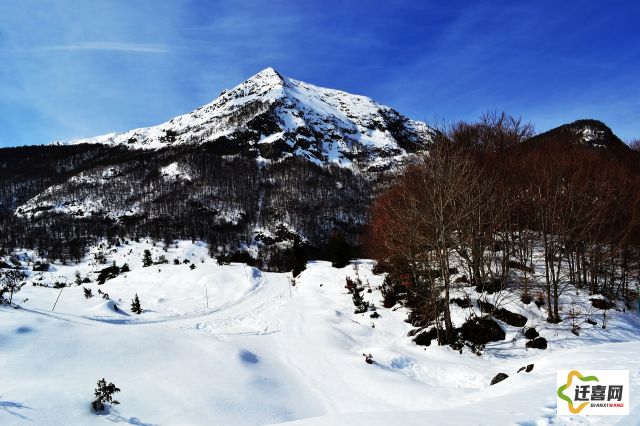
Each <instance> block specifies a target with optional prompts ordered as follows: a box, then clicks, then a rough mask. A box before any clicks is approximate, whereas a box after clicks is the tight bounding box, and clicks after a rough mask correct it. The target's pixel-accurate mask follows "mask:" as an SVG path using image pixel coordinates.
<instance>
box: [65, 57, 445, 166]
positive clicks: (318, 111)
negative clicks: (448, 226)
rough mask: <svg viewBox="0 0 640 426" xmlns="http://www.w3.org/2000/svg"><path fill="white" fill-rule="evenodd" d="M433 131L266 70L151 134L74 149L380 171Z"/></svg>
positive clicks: (369, 103) (139, 132)
mask: <svg viewBox="0 0 640 426" xmlns="http://www.w3.org/2000/svg"><path fill="white" fill-rule="evenodd" d="M432 134H433V130H432V129H431V128H429V127H428V126H427V125H426V124H424V123H421V122H417V121H412V120H409V119H408V118H406V117H404V116H402V115H401V114H399V113H398V112H396V111H394V110H393V109H391V108H389V107H386V106H383V105H380V104H378V103H376V102H374V101H373V100H371V99H370V98H368V97H366V96H359V95H352V94H349V93H345V92H342V91H339V90H333V89H325V88H321V87H317V86H313V85H311V84H307V83H304V82H302V81H298V80H294V79H291V78H287V77H283V76H282V75H280V74H279V73H278V72H277V71H275V70H274V69H273V68H267V69H265V70H263V71H261V72H259V73H258V74H256V75H254V76H253V77H251V78H249V79H248V80H246V81H245V82H243V83H241V84H239V85H238V86H236V87H234V88H233V89H230V90H225V91H223V92H222V93H221V94H220V96H219V97H218V98H217V99H215V100H214V101H213V102H211V103H209V104H207V105H205V106H203V107H201V108H198V109H196V110H195V111H193V112H190V113H188V114H185V115H182V116H179V117H176V118H174V119H172V120H169V121H168V122H166V123H163V124H160V125H158V126H154V127H148V128H142V129H135V130H131V131H128V132H124V133H111V134H107V135H104V136H98V137H94V138H88V139H79V140H75V141H71V142H70V143H72V144H81V143H99V144H108V145H125V146H128V147H131V148H135V149H159V148H163V147H167V146H176V145H180V144H202V143H207V142H216V141H218V142H219V143H221V144H227V143H229V144H233V143H236V144H241V145H243V146H247V147H248V148H249V149H251V150H255V151H257V152H259V154H260V155H261V156H262V157H263V158H266V159H269V160H277V159H281V158H283V157H286V156H290V155H297V156H302V157H306V158H308V159H310V160H311V161H314V162H316V163H318V164H325V163H327V162H331V163H336V164H339V165H343V166H349V165H352V163H353V162H354V161H356V160H357V161H359V162H360V163H362V164H363V165H364V166H365V167H372V166H374V167H384V166H387V165H388V163H389V162H393V161H395V160H398V159H400V158H401V157H403V156H404V155H406V154H407V153H408V152H415V151H417V150H420V149H423V148H424V145H425V144H426V143H428V142H429V141H430V140H431V137H432Z"/></svg>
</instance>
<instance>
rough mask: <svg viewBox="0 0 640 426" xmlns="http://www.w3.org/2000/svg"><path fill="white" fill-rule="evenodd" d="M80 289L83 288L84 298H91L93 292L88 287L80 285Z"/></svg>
mask: <svg viewBox="0 0 640 426" xmlns="http://www.w3.org/2000/svg"><path fill="white" fill-rule="evenodd" d="M82 289H83V290H84V298H85V299H91V298H92V297H93V292H92V291H91V289H90V288H87V287H82Z"/></svg>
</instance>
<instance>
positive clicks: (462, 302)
mask: <svg viewBox="0 0 640 426" xmlns="http://www.w3.org/2000/svg"><path fill="white" fill-rule="evenodd" d="M451 303H455V304H456V305H458V306H460V307H461V308H470V307H471V299H469V298H468V297H467V298H465V299H460V298H456V297H454V298H453V299H451Z"/></svg>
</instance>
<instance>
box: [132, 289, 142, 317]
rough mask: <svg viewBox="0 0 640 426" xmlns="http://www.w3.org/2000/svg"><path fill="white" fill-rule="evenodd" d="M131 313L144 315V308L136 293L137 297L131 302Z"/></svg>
mask: <svg viewBox="0 0 640 426" xmlns="http://www.w3.org/2000/svg"><path fill="white" fill-rule="evenodd" d="M131 312H133V313H136V314H141V313H142V308H141V307H140V299H138V294H137V293H136V297H134V298H133V300H132V301H131Z"/></svg>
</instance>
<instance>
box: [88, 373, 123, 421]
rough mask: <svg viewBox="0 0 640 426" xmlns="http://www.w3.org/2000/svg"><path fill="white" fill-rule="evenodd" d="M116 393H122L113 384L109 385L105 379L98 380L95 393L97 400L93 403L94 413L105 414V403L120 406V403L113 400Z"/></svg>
mask: <svg viewBox="0 0 640 426" xmlns="http://www.w3.org/2000/svg"><path fill="white" fill-rule="evenodd" d="M116 392H120V389H119V388H118V387H116V385H114V384H113V383H111V382H109V384H107V381H106V380H105V379H104V378H102V379H100V380H98V386H97V387H96V389H95V391H94V392H93V393H94V395H95V397H96V399H94V400H93V402H92V403H91V407H92V408H93V411H95V412H96V413H103V412H104V411H105V408H106V407H105V403H107V404H111V405H118V404H120V402H119V401H116V400H115V399H113V394H114V393H116Z"/></svg>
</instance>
